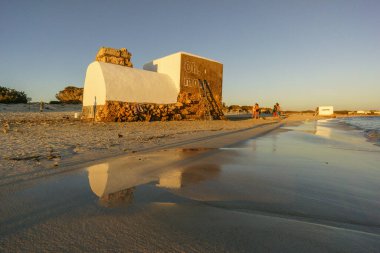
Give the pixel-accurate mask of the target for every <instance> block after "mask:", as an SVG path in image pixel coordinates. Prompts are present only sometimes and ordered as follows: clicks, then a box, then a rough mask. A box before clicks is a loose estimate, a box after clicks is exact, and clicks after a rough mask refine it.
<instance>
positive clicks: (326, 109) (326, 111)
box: [318, 106, 334, 116]
mask: <svg viewBox="0 0 380 253" xmlns="http://www.w3.org/2000/svg"><path fill="white" fill-rule="evenodd" d="M333 114H334V107H333V106H319V107H318V115H321V116H330V115H333Z"/></svg>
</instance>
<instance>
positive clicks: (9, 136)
mask: <svg viewBox="0 0 380 253" xmlns="http://www.w3.org/2000/svg"><path fill="white" fill-rule="evenodd" d="M75 113H77V114H78V118H74V115H75ZM80 113H81V106H80V105H45V108H44V111H43V112H39V104H38V103H36V104H32V105H23V104H19V105H4V104H3V105H0V126H2V131H1V133H0V142H1V143H2V145H1V147H0V159H1V160H0V161H1V163H0V178H1V179H0V180H1V182H3V183H5V182H8V183H9V182H13V181H17V180H21V179H28V178H31V177H34V176H41V175H46V174H51V173H56V172H62V171H64V170H65V169H66V168H68V167H70V168H71V167H72V166H76V165H78V164H83V163H86V162H94V161H96V160H100V159H104V158H107V157H115V156H119V155H126V154H131V153H135V152H142V151H153V150H155V149H156V150H159V149H161V148H165V147H166V148H168V147H190V146H189V145H190V144H191V143H194V142H199V141H202V140H203V141H205V140H207V139H209V138H212V143H217V142H218V141H219V140H224V139H226V137H227V136H228V135H232V137H230V140H228V141H227V142H228V143H234V142H235V141H236V142H237V141H239V140H245V139H247V138H250V137H252V136H255V135H257V134H259V133H261V132H265V131H269V130H271V129H273V128H274V127H278V126H279V125H280V124H284V123H286V122H297V121H302V120H314V119H316V118H315V117H313V116H312V115H310V114H306V115H290V117H289V118H287V119H286V120H282V121H281V122H280V121H279V120H277V119H272V118H270V117H269V118H267V119H265V120H264V119H260V120H253V119H249V118H247V117H249V115H241V117H246V118H242V119H243V120H236V118H234V119H235V120H219V121H171V122H133V123H102V122H83V121H81V120H80V119H79V117H80ZM256 127H259V128H260V129H256ZM251 128H255V129H251ZM244 130H246V131H245V132H244ZM239 131H243V132H244V133H241V132H240V135H241V136H240V137H238V136H237V134H238V133H239ZM209 143H210V141H209ZM196 145H198V146H205V143H198V144H196Z"/></svg>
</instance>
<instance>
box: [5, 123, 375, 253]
mask: <svg viewBox="0 0 380 253" xmlns="http://www.w3.org/2000/svg"><path fill="white" fill-rule="evenodd" d="M218 124H220V122H218ZM278 125H285V126H286V127H284V128H278V127H277V126H278ZM335 126H336V123H334V122H331V121H330V120H328V121H324V120H322V121H317V122H314V121H312V120H310V119H307V118H305V119H304V120H299V121H296V120H284V121H281V122H274V123H272V124H267V125H259V124H258V125H256V126H253V127H251V129H248V130H242V129H240V130H235V131H233V133H232V131H230V134H223V133H220V132H213V136H210V135H209V133H208V135H207V136H208V138H201V140H198V141H197V140H194V138H190V139H192V140H194V142H192V143H189V142H188V141H186V140H183V141H184V143H185V144H186V145H188V146H186V145H184V143H181V144H180V145H179V147H167V148H168V149H166V148H165V147H162V148H161V147H157V148H156V149H155V150H145V151H140V152H136V153H131V154H130V155H124V156H120V157H115V156H113V157H110V158H108V159H105V160H103V161H96V162H95V163H96V164H93V165H86V166H83V164H77V166H79V167H78V168H73V167H70V168H72V171H68V170H62V171H61V172H62V173H60V174H59V175H57V174H52V175H49V176H47V175H41V177H40V178H34V179H32V180H24V181H22V182H18V183H12V184H8V185H2V186H1V189H2V191H1V192H2V194H1V196H2V200H3V202H4V203H6V204H5V206H4V209H3V213H2V217H3V220H4V227H3V230H2V232H1V235H2V239H1V240H2V241H1V242H2V243H1V245H2V246H1V247H3V248H2V249H5V250H9V249H14V250H13V251H17V249H29V251H35V250H38V249H41V248H44V249H46V250H49V251H57V250H58V249H59V247H60V246H61V245H66V247H69V248H66V249H69V250H74V249H77V245H80V246H83V245H85V247H86V248H87V249H91V250H92V251H94V250H101V249H106V248H110V247H112V248H113V249H115V250H119V249H120V250H122V249H125V248H127V249H128V250H130V251H154V250H155V249H157V247H160V249H161V251H189V252H193V251H194V252H199V251H212V252H221V251H223V250H229V251H242V252H243V251H247V250H252V249H254V250H259V251H260V249H262V250H268V249H271V251H279V252H283V251H299V252H304V251H316V252H318V251H320V249H321V248H322V249H325V251H336V250H343V251H347V250H348V251H349V249H359V251H362V250H363V249H365V250H363V251H368V252H370V251H373V250H374V249H376V248H378V246H379V240H378V239H379V236H380V234H379V233H380V230H379V229H380V226H379V218H380V216H379V214H378V212H375V211H374V210H378V208H379V203H378V201H377V199H378V198H377V194H376V193H377V192H376V189H377V185H378V184H377V182H378V179H379V175H380V171H379V168H378V166H376V164H378V162H379V157H378V152H380V150H379V149H378V148H377V147H373V150H374V151H375V152H376V153H374V152H368V151H369V149H368V148H369V147H370V146H371V144H369V143H367V142H366V141H365V139H364V138H359V137H358V138H355V139H352V138H351V133H350V132H349V131H348V132H347V129H346V130H345V128H341V127H340V126H337V127H335ZM270 128H273V129H270ZM258 130H260V131H258ZM270 130H272V131H270ZM268 131H270V132H268ZM249 135H251V136H253V135H254V136H260V138H251V139H248V140H246V139H245V138H246V137H247V136H249ZM347 137H348V138H347ZM239 140H244V141H243V142H239ZM233 143H234V144H233ZM228 144H230V146H228ZM226 145H227V147H226ZM220 146H224V147H226V148H218V147H220ZM180 147H181V148H180ZM371 150H372V148H371ZM94 158H97V157H94ZM363 160H364V161H367V162H363ZM357 207H360V208H357ZM68 210H69V211H68ZM235 228H238V229H235ZM268 229H269V230H268ZM68 234H70V235H73V236H72V237H67V235H68ZM78 234H80V235H83V236H81V237H80V239H78V238H77V237H76V235H78ZM110 235H111V236H112V239H113V240H107V241H101V240H95V241H94V240H93V238H108V237H110ZM157 235H164V237H159V238H158V239H157ZM184 235H185V236H184ZM327 237H328V238H330V239H329V240H328V241H326V240H325V238H327ZM36 238H38V240H36ZM141 238H144V240H143V241H141V244H136V240H140V239H141ZM173 238H174V239H173ZM226 238H228V240H226ZM252 240H254V241H252ZM68 242H70V243H68ZM294 242H297V244H294ZM210 243H211V244H210ZM110 244H111V245H110ZM67 245H70V246H67ZM261 245H265V247H261ZM279 245H280V246H279ZM363 245H365V248H363ZM91 250H90V251H91ZM58 251H59V250H58Z"/></svg>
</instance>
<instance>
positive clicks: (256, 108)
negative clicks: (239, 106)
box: [252, 103, 260, 119]
mask: <svg viewBox="0 0 380 253" xmlns="http://www.w3.org/2000/svg"><path fill="white" fill-rule="evenodd" d="M252 111H253V118H254V119H259V118H260V107H259V104H258V103H256V104H255V105H254V106H253V108H252Z"/></svg>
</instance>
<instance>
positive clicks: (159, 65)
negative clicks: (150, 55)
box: [143, 52, 182, 92]
mask: <svg viewBox="0 0 380 253" xmlns="http://www.w3.org/2000/svg"><path fill="white" fill-rule="evenodd" d="M181 55H182V52H178V53H175V54H171V55H168V56H165V57H162V58H160V59H156V60H153V61H151V62H149V63H146V64H144V66H143V69H145V70H148V71H153V72H157V73H161V74H166V75H168V76H170V77H171V79H172V80H173V82H174V84H175V87H176V89H177V90H178V92H179V90H180V81H181V80H180V78H181V76H180V75H181Z"/></svg>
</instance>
